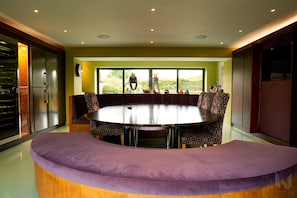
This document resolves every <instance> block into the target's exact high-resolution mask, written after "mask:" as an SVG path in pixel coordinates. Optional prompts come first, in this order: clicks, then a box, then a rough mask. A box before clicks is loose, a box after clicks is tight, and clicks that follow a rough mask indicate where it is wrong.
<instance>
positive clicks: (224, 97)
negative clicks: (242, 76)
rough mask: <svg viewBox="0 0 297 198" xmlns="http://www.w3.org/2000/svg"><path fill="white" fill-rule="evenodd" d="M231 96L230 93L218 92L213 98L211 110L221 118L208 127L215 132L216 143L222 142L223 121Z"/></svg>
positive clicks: (212, 132)
mask: <svg viewBox="0 0 297 198" xmlns="http://www.w3.org/2000/svg"><path fill="white" fill-rule="evenodd" d="M229 97H230V96H229V94H228V93H217V94H215V96H214V98H213V103H212V106H211V112H212V113H215V114H217V115H218V116H219V118H218V120H217V121H216V122H215V123H213V124H210V125H208V127H207V128H208V131H209V133H211V134H214V136H213V137H214V140H213V143H214V144H221V143H222V134H223V122H224V116H225V112H226V108H227V104H228V101H229Z"/></svg>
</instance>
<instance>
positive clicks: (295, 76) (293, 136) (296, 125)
mask: <svg viewBox="0 0 297 198" xmlns="http://www.w3.org/2000/svg"><path fill="white" fill-rule="evenodd" d="M296 101H297V24H296V25H295V27H294V30H293V49H292V94H291V125H290V141H289V145H290V146H294V147H297V111H296V109H297V102H296Z"/></svg>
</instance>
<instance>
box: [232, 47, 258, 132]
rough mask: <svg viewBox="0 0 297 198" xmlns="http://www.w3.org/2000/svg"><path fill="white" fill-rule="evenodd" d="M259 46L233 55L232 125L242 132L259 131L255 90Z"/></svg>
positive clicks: (256, 92) (256, 85)
mask: <svg viewBox="0 0 297 198" xmlns="http://www.w3.org/2000/svg"><path fill="white" fill-rule="evenodd" d="M258 54H259V49H258V46H257V45H256V46H248V47H246V48H244V49H240V50H238V51H235V52H234V53H233V64H232V68H233V72H232V76H233V80H232V81H233V82H232V84H233V94H232V96H233V98H232V125H233V126H234V127H237V128H239V129H241V130H244V131H248V132H255V131H257V129H258V122H257V116H256V115H254V112H256V109H257V108H258V100H257V99H256V100H255V99H254V98H257V96H258V91H257V90H256V89H255V88H256V87H258V85H259V72H258V70H259V69H258V67H259V65H258V64H257V63H256V62H255V61H254V60H256V59H258Z"/></svg>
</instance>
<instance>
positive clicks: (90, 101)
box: [85, 92, 99, 112]
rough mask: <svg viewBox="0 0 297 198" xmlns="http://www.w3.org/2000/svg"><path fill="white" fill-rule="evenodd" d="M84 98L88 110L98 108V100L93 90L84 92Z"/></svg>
mask: <svg viewBox="0 0 297 198" xmlns="http://www.w3.org/2000/svg"><path fill="white" fill-rule="evenodd" d="M85 100H86V103H87V106H88V110H89V112H93V111H98V110H99V101H98V98H97V95H96V94H95V93H94V92H86V93H85Z"/></svg>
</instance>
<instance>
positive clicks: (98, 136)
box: [95, 135, 104, 140]
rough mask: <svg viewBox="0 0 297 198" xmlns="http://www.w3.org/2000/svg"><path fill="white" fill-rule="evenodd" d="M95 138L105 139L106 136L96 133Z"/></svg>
mask: <svg viewBox="0 0 297 198" xmlns="http://www.w3.org/2000/svg"><path fill="white" fill-rule="evenodd" d="M95 138H96V139H97V140H104V136H102V135H95Z"/></svg>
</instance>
